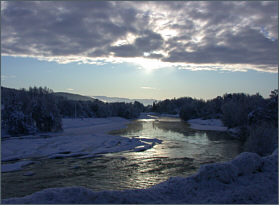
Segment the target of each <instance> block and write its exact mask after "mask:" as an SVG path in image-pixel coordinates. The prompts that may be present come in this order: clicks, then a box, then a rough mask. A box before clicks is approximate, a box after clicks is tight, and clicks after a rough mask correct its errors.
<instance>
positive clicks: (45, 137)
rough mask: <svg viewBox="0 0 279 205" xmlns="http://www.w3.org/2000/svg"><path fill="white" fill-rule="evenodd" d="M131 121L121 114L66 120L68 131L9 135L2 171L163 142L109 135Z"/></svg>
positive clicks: (64, 126) (143, 147)
mask: <svg viewBox="0 0 279 205" xmlns="http://www.w3.org/2000/svg"><path fill="white" fill-rule="evenodd" d="M129 122H130V121H129V120H126V119H124V118H120V117H110V118H84V119H63V129H64V131H63V132H60V133H44V134H38V135H29V136H20V137H9V138H5V140H2V149H1V160H2V170H1V171H2V172H10V171H17V170H20V169H22V167H23V166H26V165H28V164H31V163H34V162H35V161H36V160H37V159H44V158H45V159H53V158H64V157H78V158H90V157H94V156H97V155H99V154H104V153H113V152H121V151H126V150H131V151H139V150H145V149H149V148H151V147H152V146H154V145H155V144H156V143H160V141H158V140H156V139H154V140H145V139H139V138H136V137H134V138H132V139H130V138H126V137H121V136H112V135H108V134H107V133H108V132H109V131H111V130H115V129H121V128H125V127H126V124H127V123H129ZM30 159H31V161H30ZM33 160H35V161H33ZM3 162H5V163H4V164H3ZM27 162H28V163H27Z"/></svg>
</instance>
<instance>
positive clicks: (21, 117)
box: [6, 111, 36, 135]
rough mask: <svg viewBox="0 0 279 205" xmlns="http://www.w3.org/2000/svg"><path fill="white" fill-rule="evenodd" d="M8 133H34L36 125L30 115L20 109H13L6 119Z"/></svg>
mask: <svg viewBox="0 0 279 205" xmlns="http://www.w3.org/2000/svg"><path fill="white" fill-rule="evenodd" d="M6 126H7V130H8V133H9V134H11V135H19V134H34V133H35V132H36V127H35V124H34V120H33V119H32V118H31V116H30V115H25V114H24V113H23V112H22V111H14V112H13V113H11V114H10V116H9V118H8V119H7V121H6Z"/></svg>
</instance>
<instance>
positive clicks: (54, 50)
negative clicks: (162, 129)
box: [1, 1, 278, 100]
mask: <svg viewBox="0 0 279 205" xmlns="http://www.w3.org/2000/svg"><path fill="white" fill-rule="evenodd" d="M1 85H2V86H6V87H11V88H28V87H29V86H47V87H48V88H51V89H53V90H54V91H55V92H58V91H60V92H71V93H77V94H82V95H88V96H96V95H105V96H110V97H127V98H153V99H157V100H163V99H166V98H174V97H176V98H178V97H184V96H190V97H194V98H202V99H212V98H214V97H216V96H222V95H223V94H225V93H235V92H244V93H248V94H255V93H257V92H259V93H260V94H261V95H263V96H264V97H268V96H269V93H270V91H271V90H274V89H275V88H278V2H277V1H274V2H271V1H256V2H244V1H216V2H209V1H192V2H191V1H187V2H186V1H179V2H170V1H162V2H154V1H145V2H132V1H128V2H123V1H121V2H117V1H104V2H92V1H91V2H85V1H80V2H75V1H68V2H62V1H56V2H55V1H41V2H40V1H27V2H7V1H1Z"/></svg>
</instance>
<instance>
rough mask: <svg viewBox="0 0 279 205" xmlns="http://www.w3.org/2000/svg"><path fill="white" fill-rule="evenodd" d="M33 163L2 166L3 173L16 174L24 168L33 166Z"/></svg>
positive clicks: (21, 162) (24, 162) (20, 162)
mask: <svg viewBox="0 0 279 205" xmlns="http://www.w3.org/2000/svg"><path fill="white" fill-rule="evenodd" d="M33 163H34V162H33V161H27V160H26V161H19V162H15V163H10V164H2V165H1V172H14V171H18V170H21V169H22V167H23V166H27V165H29V164H33Z"/></svg>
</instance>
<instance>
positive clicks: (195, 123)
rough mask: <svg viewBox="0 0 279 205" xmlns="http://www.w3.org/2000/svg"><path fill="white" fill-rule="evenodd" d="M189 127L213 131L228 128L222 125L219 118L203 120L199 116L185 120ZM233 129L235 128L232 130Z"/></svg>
mask: <svg viewBox="0 0 279 205" xmlns="http://www.w3.org/2000/svg"><path fill="white" fill-rule="evenodd" d="M187 122H188V123H189V124H190V127H191V128H192V129H195V130H213V131H227V130H228V128H227V127H225V126H224V124H223V122H222V121H221V120H220V119H208V120H203V119H201V118H197V119H192V120H188V121H187ZM233 131H235V130H233Z"/></svg>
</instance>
